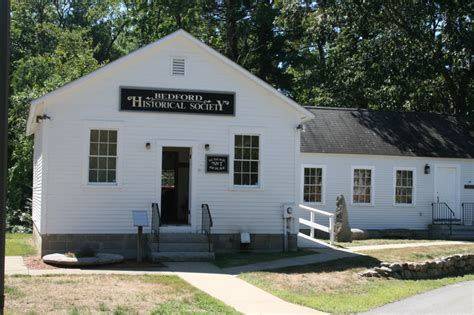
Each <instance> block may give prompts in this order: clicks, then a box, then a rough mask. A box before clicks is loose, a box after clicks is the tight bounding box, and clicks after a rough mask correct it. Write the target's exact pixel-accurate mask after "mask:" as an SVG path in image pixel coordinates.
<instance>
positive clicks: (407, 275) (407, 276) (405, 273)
mask: <svg viewBox="0 0 474 315" xmlns="http://www.w3.org/2000/svg"><path fill="white" fill-rule="evenodd" d="M402 276H403V278H404V279H411V271H410V270H403V272H402Z"/></svg>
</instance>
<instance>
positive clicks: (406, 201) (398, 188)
mask: <svg viewBox="0 0 474 315" xmlns="http://www.w3.org/2000/svg"><path fill="white" fill-rule="evenodd" d="M414 177H415V176H414V172H413V170H404V169H398V170H396V171H395V204H399V205H411V204H413V202H414V198H413V194H414Z"/></svg>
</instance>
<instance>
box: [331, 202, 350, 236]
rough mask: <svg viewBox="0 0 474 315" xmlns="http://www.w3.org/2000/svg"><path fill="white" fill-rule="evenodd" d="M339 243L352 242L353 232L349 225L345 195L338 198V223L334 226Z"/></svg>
mask: <svg viewBox="0 0 474 315" xmlns="http://www.w3.org/2000/svg"><path fill="white" fill-rule="evenodd" d="M334 228H335V229H334V231H335V234H336V235H335V236H336V241H337V242H352V232H351V227H350V225H349V214H348V213H347V206H346V200H345V199H344V196H343V195H340V196H337V198H336V223H335V226H334Z"/></svg>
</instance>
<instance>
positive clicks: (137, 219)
mask: <svg viewBox="0 0 474 315" xmlns="http://www.w3.org/2000/svg"><path fill="white" fill-rule="evenodd" d="M132 217H133V226H136V227H137V228H138V231H137V262H142V235H143V227H144V226H148V214H147V211H146V210H134V211H132Z"/></svg>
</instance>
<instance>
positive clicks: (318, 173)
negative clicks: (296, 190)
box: [303, 167, 324, 203]
mask: <svg viewBox="0 0 474 315" xmlns="http://www.w3.org/2000/svg"><path fill="white" fill-rule="evenodd" d="M323 176H324V172H323V168H322V167H304V169H303V201H304V202H314V203H322V202H323Z"/></svg>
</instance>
